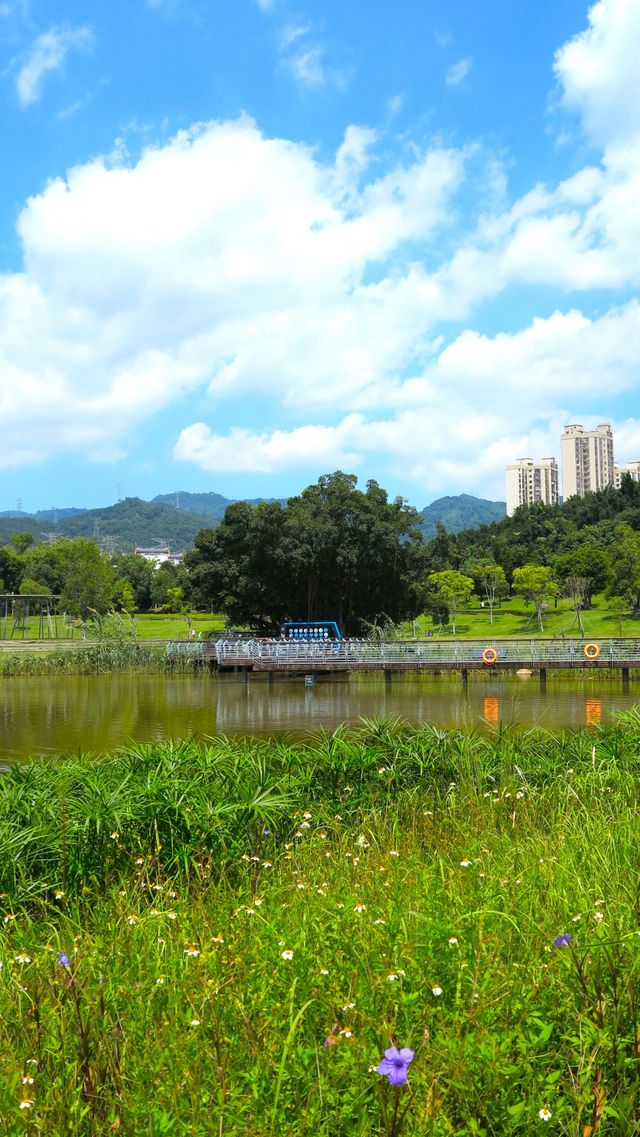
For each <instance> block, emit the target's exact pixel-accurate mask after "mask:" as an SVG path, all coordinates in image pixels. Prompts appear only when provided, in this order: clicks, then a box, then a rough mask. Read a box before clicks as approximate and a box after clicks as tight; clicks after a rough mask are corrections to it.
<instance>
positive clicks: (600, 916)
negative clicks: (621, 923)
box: [593, 912, 604, 920]
mask: <svg viewBox="0 0 640 1137" xmlns="http://www.w3.org/2000/svg"><path fill="white" fill-rule="evenodd" d="M593 918H594V920H604V912H594V913H593Z"/></svg>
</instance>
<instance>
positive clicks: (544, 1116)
mask: <svg viewBox="0 0 640 1137" xmlns="http://www.w3.org/2000/svg"><path fill="white" fill-rule="evenodd" d="M538 1117H539V1118H540V1120H541V1121H550V1120H551V1110H550V1109H546V1108H545V1109H539V1110H538Z"/></svg>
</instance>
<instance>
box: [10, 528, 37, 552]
mask: <svg viewBox="0 0 640 1137" xmlns="http://www.w3.org/2000/svg"><path fill="white" fill-rule="evenodd" d="M34 541H35V537H34V535H33V533H13V534H12V537H11V544H12V545H13V547H14V549H15V551H16V553H18V555H19V556H22V554H24V553H26V551H27V549H28V548H30V546H31V545H33V543H34Z"/></svg>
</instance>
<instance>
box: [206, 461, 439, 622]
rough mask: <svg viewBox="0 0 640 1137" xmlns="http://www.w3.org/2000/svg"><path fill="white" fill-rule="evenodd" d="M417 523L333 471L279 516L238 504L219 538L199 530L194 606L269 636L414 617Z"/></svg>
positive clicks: (278, 509) (370, 488)
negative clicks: (301, 626)
mask: <svg viewBox="0 0 640 1137" xmlns="http://www.w3.org/2000/svg"><path fill="white" fill-rule="evenodd" d="M421 550H422V539H421V535H420V527H419V515H418V514H417V513H416V511H415V510H413V509H411V508H410V507H408V506H407V505H406V503H405V502H404V501H403V500H402V498H396V499H395V501H393V502H389V500H388V498H387V494H386V492H385V491H384V490H383V489H381V487H380V486H378V484H377V483H376V482H369V483H368V484H367V488H366V491H365V492H362V491H360V490H358V489H357V479H356V478H355V477H354V476H352V475H349V474H343V473H341V472H340V471H338V472H337V473H335V474H331V475H326V476H324V477H322V478H320V479H319V480H318V482H317V484H316V485H313V486H309V487H307V489H305V490H304V491H303V493H302V494H300V496H299V497H294V498H290V499H289V501H288V503H287V505H286V506H285V507H283V506H281V505H280V504H279V503H277V502H276V503H271V502H263V503H261V504H259V505H249V504H248V503H247V502H237V503H235V504H234V505H231V506H229V507H228V508H227V510H226V512H225V516H224V519H223V521H222V524H221V525H220V526H219V527H218V529H215V530H211V529H207V530H203V531H201V532H200V533H199V534H198V536H197V537H196V547H195V550H194V552H193V553H191V554H188V555H187V558H186V563H187V566H188V569H189V573H190V576H191V580H192V586H193V589H194V598H197V599H198V600H199V602H200V603H201V604H202V603H210V604H212V605H214V606H215V607H216V608H218V609H219V610H221V611H223V612H224V613H225V615H226V617H227V620H228V622H229V623H231V624H232V625H235V626H240V627H246V626H249V627H250V628H252V629H253V630H255V631H258V632H263V633H275V632H277V631H278V629H279V627H280V625H281V623H282V621H283V620H284V619H287V618H291V619H297V620H305V619H306V620H315V619H324V620H328V619H333V620H336V621H337V622H338V623H339V625H340V626H341V628H342V630H343V631H344V632H345V633H347V634H355V633H359V632H360V631H361V630H362V629H363V628H364V627H365V625H366V624H367V623H368V624H371V623H374V622H376V621H378V620H379V619H381V618H382V619H384V618H387V619H390V620H392V621H394V622H398V621H399V620H402V619H406V618H411V617H413V616H415V615H416V613H417V611H418V610H419V579H420V572H421V564H422V562H421Z"/></svg>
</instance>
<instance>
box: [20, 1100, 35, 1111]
mask: <svg viewBox="0 0 640 1137" xmlns="http://www.w3.org/2000/svg"><path fill="white" fill-rule="evenodd" d="M32 1105H33V1099H32V1098H23V1099H22V1101H21V1102H20V1109H31V1106H32Z"/></svg>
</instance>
